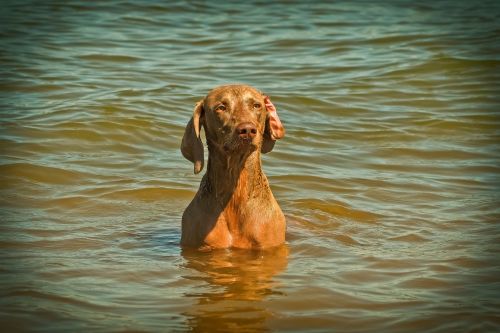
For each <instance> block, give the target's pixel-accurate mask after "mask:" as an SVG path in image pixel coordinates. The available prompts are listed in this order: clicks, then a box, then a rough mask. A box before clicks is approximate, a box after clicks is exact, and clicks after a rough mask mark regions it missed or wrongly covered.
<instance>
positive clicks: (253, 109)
mask: <svg viewBox="0 0 500 333" xmlns="http://www.w3.org/2000/svg"><path fill="white" fill-rule="evenodd" d="M202 126H203V128H205V134H206V138H207V141H208V144H209V147H213V148H215V149H216V151H217V153H222V154H235V153H243V154H246V153H249V152H252V151H255V150H260V151H261V152H263V153H268V152H270V151H271V150H272V149H273V147H274V143H275V142H276V140H277V139H281V138H282V137H283V136H284V135H285V129H284V128H283V125H282V124H281V122H280V120H279V117H278V114H277V112H276V108H275V107H274V105H273V104H272V103H271V101H270V99H269V97H267V96H265V95H263V94H262V93H261V92H260V91H258V90H256V89H255V88H252V87H250V86H247V85H228V86H220V87H217V88H215V89H213V90H212V91H210V92H209V93H208V95H207V96H206V97H205V98H204V99H203V100H201V101H200V102H198V103H197V104H196V106H195V108H194V112H193V117H192V118H191V120H190V121H189V123H188V124H187V126H186V129H185V132H184V137H183V138H182V145H181V151H182V154H183V155H184V157H186V158H187V159H188V160H190V161H191V162H193V163H194V172H195V173H198V172H200V171H201V169H202V168H203V160H204V157H203V144H202V142H201V139H200V129H201V127H202ZM214 153H215V151H214Z"/></svg>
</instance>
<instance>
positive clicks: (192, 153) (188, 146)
mask: <svg viewBox="0 0 500 333" xmlns="http://www.w3.org/2000/svg"><path fill="white" fill-rule="evenodd" d="M203 121H204V111H203V100H201V101H199V102H198V103H196V106H195V107H194V112H193V117H192V118H191V120H189V122H188V124H187V125H186V129H185V130H184V136H183V137H182V143H181V152H182V155H183V156H184V157H185V158H186V159H188V160H190V161H191V162H193V163H194V173H195V174H197V173H199V172H200V171H201V170H202V169H203V162H204V156H203V142H202V141H201V138H200V130H201V124H202V123H203Z"/></svg>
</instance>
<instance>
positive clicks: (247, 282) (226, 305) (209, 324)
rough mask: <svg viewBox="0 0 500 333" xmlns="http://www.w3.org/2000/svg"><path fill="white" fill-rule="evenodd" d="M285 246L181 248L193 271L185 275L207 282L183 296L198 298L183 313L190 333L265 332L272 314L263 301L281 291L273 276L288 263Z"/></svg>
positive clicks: (188, 265)
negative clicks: (265, 248)
mask: <svg viewBox="0 0 500 333" xmlns="http://www.w3.org/2000/svg"><path fill="white" fill-rule="evenodd" d="M288 253H289V249H288V246H287V245H283V246H280V247H278V248H274V249H271V250H266V251H248V250H217V251H211V252H205V253H204V252H199V251H194V250H183V251H182V256H183V257H184V259H185V260H186V263H185V267H186V268H191V269H193V270H194V271H195V274H193V275H190V276H184V277H185V278H186V279H190V280H201V281H204V282H206V284H205V285H202V286H200V287H199V290H198V292H196V291H195V292H193V293H189V294H187V295H186V296H188V297H195V298H196V299H197V301H196V303H195V305H193V307H192V308H191V309H190V310H189V311H188V313H185V315H186V317H187V318H188V325H189V326H190V327H191V330H192V331H193V332H217V331H221V332H222V331H226V332H227V331H237V330H238V328H245V329H247V330H248V329H249V328H252V329H255V330H258V331H266V330H267V328H266V324H265V322H266V319H267V318H269V317H271V316H272V313H271V311H269V310H268V309H266V306H265V303H264V300H265V299H266V297H269V296H271V295H275V294H280V292H279V291H278V287H279V283H278V282H277V281H276V280H275V279H274V277H275V276H276V274H279V273H281V272H283V271H284V270H285V269H286V267H287V264H288Z"/></svg>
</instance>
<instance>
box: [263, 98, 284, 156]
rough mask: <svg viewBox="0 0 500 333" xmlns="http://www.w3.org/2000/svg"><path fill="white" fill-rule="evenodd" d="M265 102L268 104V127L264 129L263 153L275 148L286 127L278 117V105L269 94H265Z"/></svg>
mask: <svg viewBox="0 0 500 333" xmlns="http://www.w3.org/2000/svg"><path fill="white" fill-rule="evenodd" d="M264 102H265V104H266V110H267V118H266V128H265V130H264V140H263V141H262V148H261V151H262V153H263V154H265V153H269V152H270V151H271V150H273V148H274V144H275V143H276V140H278V139H281V138H282V137H284V136H285V128H284V127H283V124H282V123H281V121H280V118H279V117H278V112H277V111H276V107H275V106H274V104H273V103H272V102H271V99H270V98H269V97H268V96H265V98H264Z"/></svg>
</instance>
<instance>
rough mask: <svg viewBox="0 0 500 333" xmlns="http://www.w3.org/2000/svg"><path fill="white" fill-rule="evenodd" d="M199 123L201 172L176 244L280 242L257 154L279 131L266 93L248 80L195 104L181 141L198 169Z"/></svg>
mask: <svg viewBox="0 0 500 333" xmlns="http://www.w3.org/2000/svg"><path fill="white" fill-rule="evenodd" d="M201 127H203V128H204V129H205V136H206V139H207V146H208V151H209V156H208V166H207V172H206V173H205V175H204V176H203V179H202V180H201V184H200V188H199V189H198V192H197V193H196V196H195V197H194V199H193V200H192V201H191V203H190V204H189V206H188V207H187V208H186V210H185V211H184V214H183V216H182V237H181V245H182V246H186V247H197V248H200V249H214V248H229V247H235V248H247V249H249V248H267V247H272V246H277V245H280V244H282V243H284V241H285V228H286V225H285V217H284V215H283V212H282V211H281V209H280V207H279V206H278V203H277V202H276V200H275V199H274V196H273V194H272V192H271V189H270V187H269V183H268V181H267V178H266V176H265V175H264V172H263V171H262V167H261V159H260V155H261V152H262V153H268V152H270V151H271V150H272V149H273V147H274V143H275V141H276V140H277V139H280V138H282V137H283V136H284V134H285V130H284V128H283V126H282V124H281V122H280V120H279V118H278V114H277V113H276V109H275V108H274V105H273V104H272V103H271V101H270V100H269V98H268V97H267V96H264V95H263V94H262V93H261V92H259V91H258V90H256V89H254V88H252V87H250V86H246V85H227V86H220V87H217V88H215V89H213V90H212V91H210V92H209V94H208V95H207V96H206V97H205V98H204V99H203V100H201V101H200V102H198V103H197V104H196V106H195V108H194V113H193V117H192V118H191V120H190V121H189V123H188V124H187V126H186V130H185V132H184V137H183V138H182V144H181V151H182V154H183V155H184V157H185V158H187V159H188V160H190V161H191V162H193V163H194V172H195V173H199V172H200V171H201V170H202V169H203V143H202V141H201V138H200V130H201Z"/></svg>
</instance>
